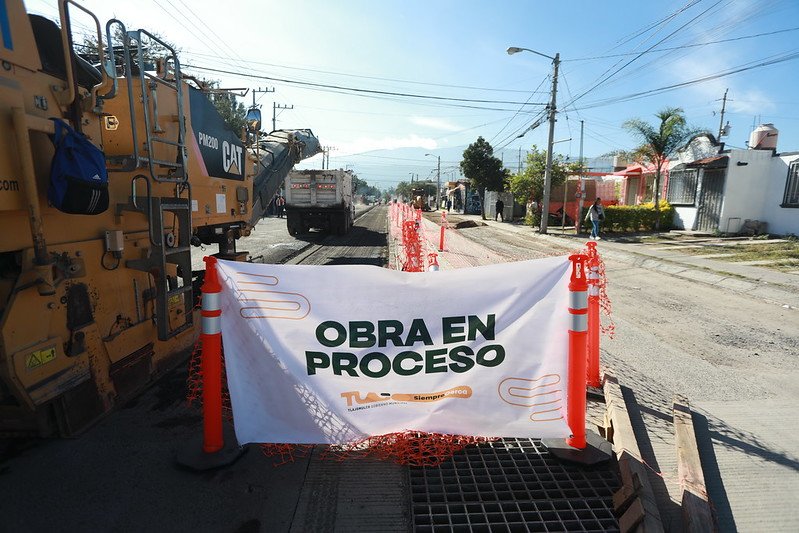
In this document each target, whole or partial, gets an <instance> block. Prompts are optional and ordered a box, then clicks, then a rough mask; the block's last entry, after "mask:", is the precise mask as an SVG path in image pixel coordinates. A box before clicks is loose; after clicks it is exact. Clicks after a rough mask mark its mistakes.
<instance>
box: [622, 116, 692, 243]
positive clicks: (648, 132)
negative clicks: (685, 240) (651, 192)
mask: <svg viewBox="0 0 799 533" xmlns="http://www.w3.org/2000/svg"><path fill="white" fill-rule="evenodd" d="M655 117H657V119H658V121H659V122H660V123H659V124H657V125H656V126H652V125H651V124H649V123H648V122H644V121H643V120H641V119H638V118H634V119H630V120H628V121H626V122H625V123H624V124H622V127H624V129H626V130H627V131H629V132H630V133H631V134H632V135H633V137H635V138H636V139H638V140H639V141H640V142H641V145H640V146H639V147H638V148H637V149H636V150H635V151H634V154H636V157H637V158H640V159H643V160H644V161H647V162H649V163H651V164H652V165H653V166H654V167H655V197H654V203H655V212H656V215H655V230H659V229H660V177H661V170H662V167H663V165H664V164H666V162H667V161H668V160H669V158H670V157H671V156H672V155H673V154H674V153H675V152H676V151H677V149H678V148H680V147H681V146H683V145H684V144H685V143H686V142H688V140H689V139H690V138H691V137H692V136H694V135H696V134H697V133H699V130H696V129H693V128H689V127H688V126H687V124H686V122H685V117H684V116H683V110H682V109H681V108H679V107H667V108H665V109H662V110H661V111H659V112H657V113H655Z"/></svg>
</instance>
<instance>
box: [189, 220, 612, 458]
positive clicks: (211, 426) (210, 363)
mask: <svg viewBox="0 0 799 533" xmlns="http://www.w3.org/2000/svg"><path fill="white" fill-rule="evenodd" d="M420 215H421V213H420V212H419V211H414V210H413V209H410V208H408V206H402V205H399V206H397V207H396V208H395V209H392V212H391V215H390V218H391V220H392V222H393V223H394V224H395V225H396V226H401V228H402V237H403V245H404V246H405V254H406V262H405V263H404V266H405V267H408V268H407V269H406V268H404V269H406V270H407V271H415V272H422V271H424V270H425V268H424V263H423V261H422V257H424V255H423V250H422V247H421V238H420V233H421V231H420V224H421V216H420ZM442 219H443V220H446V219H445V217H444V216H442ZM442 229H443V226H442ZM442 233H443V232H442ZM442 247H443V246H442ZM587 249H588V251H587V253H578V254H574V255H571V256H570V257H569V260H570V261H571V275H570V278H569V283H568V290H569V305H568V313H569V316H570V320H571V321H570V325H569V327H568V355H567V363H566V365H567V372H566V375H567V376H568V378H567V380H568V383H567V387H566V388H567V398H566V409H563V408H560V409H559V410H560V411H561V412H563V411H565V413H564V414H565V419H566V420H565V422H566V424H567V426H568V429H569V433H570V435H569V436H568V437H567V438H565V443H566V444H567V445H568V446H570V447H572V448H574V449H575V451H577V450H583V449H585V448H586V446H587V443H586V427H585V426H586V386H587V382H591V381H592V378H593V376H594V375H595V374H594V372H596V374H597V375H598V368H599V332H600V328H601V325H600V321H599V305H600V304H599V300H600V282H599V277H600V268H599V265H600V264H601V260H600V258H599V254H598V252H597V250H596V243H594V242H589V243H588V245H587ZM426 257H427V263H428V268H427V270H428V271H436V270H438V254H436V253H435V252H431V253H428V254H426ZM414 258H416V259H414ZM204 261H205V263H206V277H205V281H204V284H203V286H202V292H203V299H202V311H201V315H202V326H203V327H202V334H201V343H202V365H201V374H202V399H203V420H204V422H203V446H202V449H203V451H204V452H205V453H208V454H212V453H214V452H217V451H220V450H221V449H222V448H223V447H224V441H223V435H222V422H223V394H222V393H223V391H222V377H223V372H224V369H223V368H222V365H223V359H222V340H221V309H220V302H221V298H220V293H221V292H222V284H221V283H220V279H219V274H218V273H217V260H216V258H214V257H206V258H204ZM225 279H227V278H225ZM564 281H565V280H564ZM592 306H593V311H592ZM561 331H562V330H561ZM228 402H229V400H228ZM531 420H534V418H533V416H531ZM459 439H460V440H459ZM464 439H465V440H464ZM470 439H471V440H470ZM481 439H482V440H485V439H486V438H485V437H461V436H458V435H449V434H439V433H426V432H424V431H411V432H405V433H391V434H385V435H374V436H370V437H366V438H364V439H358V440H357V441H352V442H351V443H350V444H347V445H342V446H341V447H339V448H335V449H331V450H332V452H331V457H332V458H336V459H341V458H343V457H349V456H351V455H352V456H359V454H362V453H363V452H364V446H366V447H371V446H372V445H374V446H376V447H378V448H380V449H381V451H380V453H379V454H378V455H380V456H381V457H383V458H389V457H391V458H393V459H395V460H396V461H398V462H400V463H404V464H426V465H431V464H437V463H438V462H440V461H442V460H445V459H446V457H448V456H449V455H451V453H452V452H454V451H455V450H457V449H459V446H463V445H465V444H464V443H473V442H480V441H481ZM427 440H429V441H430V442H440V443H443V444H441V446H439V445H431V446H429V447H427V451H426V452H425V454H423V455H424V457H421V456H420V457H410V456H409V457H405V456H404V455H405V454H406V452H407V453H410V452H408V450H413V449H415V448H418V447H419V445H418V443H419V442H424V441H427ZM456 441H457V443H456ZM262 442H263V441H262ZM409 442H416V444H413V445H411V444H408V443H409ZM560 442H564V439H563V438H562V437H561V439H560ZM406 444H407V445H406ZM455 444H457V446H456V445H455ZM296 446H297V445H293V444H265V445H262V447H263V450H264V453H265V454H267V455H274V454H275V450H279V454H280V455H281V457H283V458H284V462H290V461H291V460H293V459H292V456H293V453H294V452H293V450H294V447H296ZM589 447H590V446H589ZM400 449H402V450H405V452H403V453H402V454H399V453H392V451H391V450H394V451H395V452H396V451H397V450H400ZM431 449H434V450H440V452H441V453H444V454H449V455H444V456H442V457H438V455H437V453H432V454H431V452H430V450H431ZM366 455H368V452H367V454H366ZM400 455H402V457H400ZM286 458H288V459H286Z"/></svg>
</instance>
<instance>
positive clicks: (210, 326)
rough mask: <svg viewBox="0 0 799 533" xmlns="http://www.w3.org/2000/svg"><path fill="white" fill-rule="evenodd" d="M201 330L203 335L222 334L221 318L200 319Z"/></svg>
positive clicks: (207, 317)
mask: <svg viewBox="0 0 799 533" xmlns="http://www.w3.org/2000/svg"><path fill="white" fill-rule="evenodd" d="M202 328H203V334H204V335H216V334H217V333H222V317H218V316H204V317H202Z"/></svg>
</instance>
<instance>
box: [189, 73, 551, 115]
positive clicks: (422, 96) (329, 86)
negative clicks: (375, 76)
mask: <svg viewBox="0 0 799 533" xmlns="http://www.w3.org/2000/svg"><path fill="white" fill-rule="evenodd" d="M185 67H186V68H195V69H198V70H206V71H209V72H217V73H220V74H230V75H233V76H242V77H245V78H256V79H262V80H269V81H276V82H281V83H288V84H291V85H301V86H306V87H315V88H323V89H336V90H339V91H352V92H355V93H366V94H378V95H386V96H399V97H402V98H419V99H424V100H440V101H445V102H470V103H476V104H509V105H546V104H544V103H542V102H532V103H530V102H514V101H509V100H480V99H475V98H453V97H449V96H436V95H429V94H413V93H400V92H393V91H378V90H376V89H362V88H358V87H346V86H343V85H332V84H327V83H314V82H310V81H299V80H289V79H286V78H275V77H272V76H264V75H262V74H248V73H246V72H235V71H231V70H224V69H215V68H210V67H203V66H201V65H185Z"/></svg>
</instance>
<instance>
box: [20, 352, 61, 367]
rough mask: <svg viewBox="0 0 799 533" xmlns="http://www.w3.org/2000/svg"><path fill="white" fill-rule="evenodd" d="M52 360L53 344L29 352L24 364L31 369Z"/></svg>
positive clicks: (53, 355)
mask: <svg viewBox="0 0 799 533" xmlns="http://www.w3.org/2000/svg"><path fill="white" fill-rule="evenodd" d="M53 360H55V346H53V347H52V348H45V349H44V350H36V351H35V352H31V353H30V354H29V355H28V358H27V359H26V360H25V366H26V367H28V369H33V368H36V367H40V366H42V365H46V364H47V363H49V362H50V361H53Z"/></svg>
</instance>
